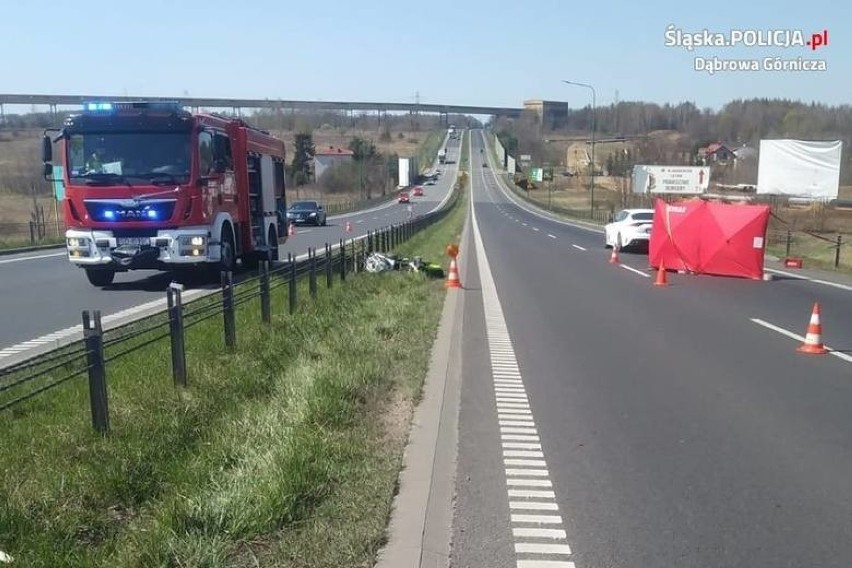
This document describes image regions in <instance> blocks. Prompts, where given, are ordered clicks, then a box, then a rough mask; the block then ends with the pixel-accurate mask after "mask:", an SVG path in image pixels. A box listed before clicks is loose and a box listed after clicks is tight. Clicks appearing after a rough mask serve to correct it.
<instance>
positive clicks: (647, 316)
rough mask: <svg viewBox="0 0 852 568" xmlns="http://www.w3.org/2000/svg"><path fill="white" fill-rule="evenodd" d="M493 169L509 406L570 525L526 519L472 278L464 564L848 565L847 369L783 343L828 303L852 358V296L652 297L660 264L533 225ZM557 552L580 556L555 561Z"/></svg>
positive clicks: (732, 286)
mask: <svg viewBox="0 0 852 568" xmlns="http://www.w3.org/2000/svg"><path fill="white" fill-rule="evenodd" d="M474 141H475V143H474V151H473V155H474V156H476V155H477V154H478V147H480V146H481V141H480V139H479V138H478V136H476V135H475V136H474ZM479 164H480V162H479V161H477V160H474V162H473V166H474V172H473V176H472V178H473V196H474V199H473V201H474V204H475V215H476V219H477V224H478V227H479V229H480V233H481V239H482V242H483V245H484V249H485V251H486V252H487V255H488V261H489V266H490V274H491V275H492V276H493V281H494V285H495V286H496V292H497V296H499V300H500V304H501V305H502V310H503V314H502V317H503V318H504V320H505V326H506V329H507V332H508V336H509V337H510V338H511V351H512V356H513V358H514V359H515V360H516V362H517V368H518V371H519V376H521V377H522V381H523V387H511V389H510V388H509V387H507V388H502V389H501V390H504V391H507V390H517V391H518V392H521V391H523V393H524V394H525V395H526V397H527V399H528V402H529V410H530V419H531V420H532V422H531V423H532V424H534V426H535V428H537V436H538V440H537V442H539V443H538V445H540V449H541V453H542V454H543V458H542V462H541V465H540V466H538V469H539V470H540V471H544V472H546V475H547V477H545V478H542V479H546V480H547V481H548V482H549V483H550V485H551V486H552V491H553V499H552V501H553V503H552V507H551V511H550V513H549V514H551V515H556V516H557V518H560V522H559V523H558V524H552V525H547V524H541V523H529V522H528V523H523V522H519V521H516V520H513V519H512V515H513V514H514V513H517V511H515V510H514V509H510V506H509V501H510V500H513V501H515V505H513V506H522V505H518V502H519V501H523V500H524V498H523V497H518V496H517V495H518V493H517V492H515V495H516V496H515V497H510V496H508V495H507V481H506V480H507V479H508V478H509V477H510V476H509V475H508V474H507V473H506V469H508V467H509V466H508V465H506V463H507V462H504V463H501V461H503V460H501V451H502V452H505V450H506V445H505V442H503V448H502V450H501V435H502V434H501V432H502V431H501V430H500V428H499V427H498V417H497V412H496V411H495V407H496V406H498V405H501V404H502V405H503V408H505V407H506V406H507V403H505V400H507V399H505V398H504V399H503V400H504V402H503V403H500V402H499V401H498V400H497V399H496V398H495V388H494V386H493V383H494V380H493V376H492V375H493V374H494V373H496V371H495V370H493V369H497V367H493V368H492V365H493V364H494V363H493V361H494V357H495V354H494V352H493V350H494V349H495V347H494V345H497V346H504V345H506V343H505V342H503V343H500V342H497V343H494V340H493V339H492V338H490V337H489V338H488V339H487V340H486V337H485V335H486V334H485V333H484V332H483V327H484V326H485V324H484V323H483V314H484V312H483V301H480V298H482V296H483V294H484V292H483V290H486V291H487V288H488V286H486V285H485V283H483V282H482V281H480V280H479V279H478V278H472V277H471V276H468V277H467V278H468V282H465V283H464V284H466V285H467V286H468V287H469V288H470V289H468V290H466V291H465V293H466V294H467V295H468V296H467V298H466V302H465V309H466V314H465V328H464V338H463V341H464V345H465V361H464V370H465V375H464V383H463V386H462V401H461V413H460V420H459V430H460V431H459V466H458V467H459V469H458V472H457V491H458V497H457V507H456V514H455V519H454V548H453V561H452V565H453V566H458V567H471V568H474V567H486V566H488V567H500V566H516V565H517V566H530V567H532V566H545V564H534V563H530V564H523V562H521V561H533V560H551V561H557V562H562V563H561V564H550V565H548V566H570V565H571V564H569V563H573V564H574V565H575V566H577V567H583V568H586V567H628V566H629V567H633V566H654V567H673V568H675V567H677V568H684V567H693V566H695V567H717V566H718V567H740V566H755V567H757V566H772V567H782V566H790V567H792V566H797V567H800V566H820V567H841V566H843V567H845V566H849V564H850V560H849V559H850V558H852V538H850V535H852V482H850V480H852V413H850V411H849V409H850V408H852V367H850V364H852V363H851V362H850V361H852V358H849V357H848V355H846V354H843V353H841V354H840V355H841V356H843V355H845V357H838V356H833V355H823V356H808V355H802V354H799V353H797V352H796V347H797V346H798V345H799V343H800V342H799V341H797V340H795V339H791V338H790V337H787V336H785V335H784V334H783V333H781V332H779V331H778V329H782V330H787V331H788V332H792V333H794V334H799V335H804V333H805V328H806V326H807V322H808V318H809V316H810V309H811V306H812V304H813V302H814V301H819V302H820V303H821V307H822V316H823V317H822V323H823V326H824V336H823V338H824V339H825V342H826V343H827V344H829V345H831V346H832V347H835V348H836V349H840V350H844V349H852V318H850V317H849V316H852V307H850V301H849V300H850V290H849V289H845V288H836V287H832V286H828V285H825V284H820V283H817V282H811V281H804V280H792V279H790V280H777V281H773V282H758V281H746V280H740V279H733V278H713V277H696V276H681V275H676V274H674V275H673V274H670V275H669V282H670V286H668V287H664V288H661V287H655V286H653V278H652V276H653V275H652V274H651V273H650V272H649V271H648V270H647V257H645V256H643V255H638V254H637V255H630V254H626V253H623V254H622V255H621V260H622V264H621V265H612V264H609V263H608V259H609V251H607V250H605V249H604V248H603V235H602V234H599V233H596V232H592V231H588V230H585V229H580V228H576V227H572V226H569V225H566V224H562V223H557V222H554V221H550V220H546V219H542V218H541V217H539V216H536V215H533V214H530V213H528V212H526V211H524V210H522V209H520V208H519V207H518V206H517V205H515V204H514V203H513V202H512V201H510V200H509V199H507V197H506V195H505V194H504V193H503V192H501V191H499V190H498V189H497V184H496V183H495V180H494V178H493V167H492V168H489V169H486V170H484V171H483V170H482V169H481V168H480V165H479ZM460 260H463V259H460ZM469 262H471V263H474V261H473V260H470V261H469ZM481 262H482V259H481V258H479V257H477V258H476V260H475V264H476V266H477V267H478V266H479V265H480V264H481ZM625 267H627V268H625ZM631 269H632V270H631ZM486 297H487V295H486ZM487 307H488V306H487V305H486V308H487ZM753 318H754V319H759V320H761V321H763V322H765V323H768V324H770V325H772V326H775V327H776V329H771V328H769V327H766V326H764V325H759V324H758V323H755V322H754V321H752V320H753ZM494 321H495V318H494V316H493V314H492V315H491V317H490V319H489V320H488V321H487V323H488V325H496V324H495V323H494ZM489 342H492V344H491V345H490V349H491V353H490V357H491V360H492V362H491V363H490V362H489ZM499 348H500V349H501V350H502V352H503V353H504V354H502V355H499V357H501V358H502V359H501V360H506V357H508V355H506V354H505V352H506V348H505V347H499ZM501 365H503V363H501ZM501 396H503V397H505V396H509V395H505V394H503V395H501ZM511 396H522V395H511ZM508 400H511V399H508ZM508 406H519V407H523V404H512V405H508ZM504 412H505V411H504ZM503 417H504V418H503V419H505V415H503ZM505 439H506V438H505V437H503V440H505ZM504 457H505V456H504ZM521 461H523V460H521ZM530 463H532V462H530ZM514 467H516V468H517V467H520V468H522V469H523V468H524V467H527V466H523V465H522V466H514ZM529 467H530V468H531V469H532V468H533V466H532V465H530V466H529ZM524 471H527V470H524ZM514 479H517V478H514ZM510 489H511V487H510ZM544 493H547V491H545V492H544ZM528 500H529V499H528ZM531 500H532V501H535V499H531ZM539 500H541V499H539ZM545 501H546V499H545ZM538 506H541V507H545V505H538ZM548 506H550V505H548ZM537 514H541V512H540V511H539V512H537ZM542 528H547V529H548V530H554V531H556V532H559V531H561V530H563V529H564V531H565V533H566V538H565V539H564V540H559V539H557V538H556V537H554V536H552V535H550V536H543V535H544V534H545V533H544V532H542V531H539V530H538V529H542ZM518 529H521V531H519V530H518ZM513 531H514V536H513ZM524 531H526V532H524ZM539 532H541V535H539V536H531V535H534V534H537V533H539ZM519 535H521V536H519ZM554 542H559V543H562V542H565V543H567V544H569V545H570V548H571V554H570V555H567V554H564V552H561V553H550V552H547V550H548V549H547V548H546V547H545V546H541V545H543V544H550V543H554ZM519 543H521V545H520V546H521V548H520V550H521V551H520V552H516V550H518V548H517V547H518V546H519ZM524 551H526V552H524ZM530 551H533V552H530Z"/></svg>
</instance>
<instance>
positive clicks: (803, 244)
mask: <svg viewBox="0 0 852 568" xmlns="http://www.w3.org/2000/svg"><path fill="white" fill-rule="evenodd" d="M769 237H770V239H769V242H768V244H767V247H766V252H767V253H769V254H772V255H775V256H777V257H780V258H784V257H785V256H786V254H787V246H786V232H785V231H780V232H779V231H775V232H773V231H770V232H769ZM836 238H837V234H836V233H834V234H826V235H825V238H823V239H820V238H817V237H815V236H813V235H809V234H807V233H804V232H800V231H796V232H794V233H793V240H792V242H791V243H790V256H793V257H799V258H802V259H803V260H804V262H803V265H804V267H805V268H825V269H829V270H837V271H839V272H845V273H852V250H851V249H850V248H849V246H848V243H850V242H852V235H850V234H848V233H847V234H844V235H843V236H842V243H843V244H842V245H841V247H840V264H839V266H837V267H835V266H834V260H835V254H836V251H837V242H836V241H835V240H834V239H836ZM826 239H828V240H826Z"/></svg>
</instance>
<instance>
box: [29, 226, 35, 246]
mask: <svg viewBox="0 0 852 568" xmlns="http://www.w3.org/2000/svg"><path fill="white" fill-rule="evenodd" d="M30 244H31V245H34V244H35V223H33V222H32V221H30Z"/></svg>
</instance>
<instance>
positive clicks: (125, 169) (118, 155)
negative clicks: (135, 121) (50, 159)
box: [67, 132, 191, 185]
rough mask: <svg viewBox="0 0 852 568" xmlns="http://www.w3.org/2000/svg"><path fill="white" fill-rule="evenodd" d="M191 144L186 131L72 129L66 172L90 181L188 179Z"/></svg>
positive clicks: (142, 182)
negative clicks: (76, 130)
mask: <svg viewBox="0 0 852 568" xmlns="http://www.w3.org/2000/svg"><path fill="white" fill-rule="evenodd" d="M190 148H191V143H190V135H189V133H188V132H107V133H95V132H93V133H72V134H71V135H70V136H69V138H68V144H67V152H68V155H67V163H68V173H69V176H70V178H71V180H72V181H76V182H77V183H87V184H89V185H96V184H97V185H102V184H104V183H105V182H106V183H110V184H112V183H121V184H122V185H152V184H160V183H169V184H173V183H187V182H188V181H189V168H190V156H191V153H190Z"/></svg>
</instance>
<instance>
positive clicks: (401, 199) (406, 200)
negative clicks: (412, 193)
mask: <svg viewBox="0 0 852 568" xmlns="http://www.w3.org/2000/svg"><path fill="white" fill-rule="evenodd" d="M399 202H400V203H411V199H410V198H409V197H408V194H407V193H406V192H404V191H403V192H402V193H400V194H399Z"/></svg>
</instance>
